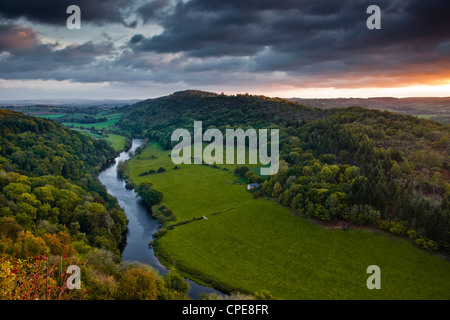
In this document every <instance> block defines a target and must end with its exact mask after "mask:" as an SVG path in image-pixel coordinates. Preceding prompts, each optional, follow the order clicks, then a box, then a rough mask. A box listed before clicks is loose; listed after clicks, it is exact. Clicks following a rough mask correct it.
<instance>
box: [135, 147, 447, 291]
mask: <svg viewBox="0 0 450 320" xmlns="http://www.w3.org/2000/svg"><path fill="white" fill-rule="evenodd" d="M169 154H170V151H164V150H162V149H161V148H160V147H159V146H158V145H156V144H150V145H149V146H148V147H147V148H146V149H145V150H144V152H143V153H142V154H141V155H139V156H138V157H135V158H133V159H131V160H130V161H129V162H128V166H127V174H128V175H129V177H130V178H131V179H132V180H133V182H135V183H139V182H142V181H143V180H151V181H152V182H153V183H154V187H155V188H156V189H157V190H159V191H162V192H163V195H164V200H163V203H164V204H165V205H166V206H168V207H169V208H171V209H172V211H173V213H174V214H175V216H176V217H177V221H175V223H177V222H180V221H184V220H191V219H192V218H193V217H201V216H205V217H207V220H205V219H202V220H198V221H195V222H191V223H188V224H184V225H180V226H176V227H175V228H174V229H172V230H168V231H167V233H166V234H165V235H163V236H162V237H161V238H158V239H157V241H156V243H155V250H156V252H157V254H158V256H159V258H160V259H161V260H162V261H163V262H164V263H165V264H167V265H171V266H173V267H174V268H176V269H177V270H178V271H180V272H182V273H184V274H185V275H189V276H190V277H192V278H196V279H197V280H200V281H202V282H205V283H209V284H214V286H215V287H218V288H222V289H224V290H232V289H238V290H241V291H243V292H256V291H259V290H263V289H266V290H269V291H270V292H271V293H272V294H273V295H274V296H277V297H279V298H283V299H450V290H449V289H448V288H449V287H450V263H449V262H448V261H445V260H444V259H442V258H440V257H438V256H435V255H433V254H430V253H428V252H425V251H423V250H420V249H419V248H417V247H416V246H414V245H413V244H411V243H410V242H409V241H407V240H405V239H401V238H399V237H395V236H393V235H390V234H388V233H385V232H381V231H376V230H375V231H374V230H362V229H351V230H347V231H343V230H337V229H330V228H325V227H323V226H319V225H317V224H315V223H312V222H311V221H309V219H306V218H305V217H303V216H299V215H293V214H292V212H291V211H290V210H289V209H287V208H285V207H282V206H280V205H279V204H277V203H275V202H274V201H272V200H271V199H267V198H259V199H253V197H252V195H251V194H250V193H248V192H246V190H245V185H243V184H242V183H243V182H242V181H239V179H237V178H236V176H235V175H234V174H233V173H232V167H234V165H227V166H229V169H230V170H231V171H224V170H220V169H214V168H211V167H207V166H203V165H180V169H177V170H173V169H171V168H173V166H174V164H173V163H172V162H171V158H170V157H169V156H168V155H169ZM152 156H153V157H152ZM160 166H162V167H165V168H166V169H167V171H166V172H164V173H160V174H153V175H148V176H144V177H140V176H139V174H140V173H142V172H144V171H148V170H149V169H158V168H159V167H160ZM255 167H256V166H254V167H253V169H255ZM239 183H241V184H239ZM219 212H221V213H219ZM370 265H378V266H379V267H380V268H381V290H369V289H367V287H366V280H367V278H368V277H369V275H368V274H366V269H367V267H368V266H370Z"/></svg>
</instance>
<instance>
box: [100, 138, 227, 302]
mask: <svg viewBox="0 0 450 320" xmlns="http://www.w3.org/2000/svg"><path fill="white" fill-rule="evenodd" d="M141 143H142V140H138V139H134V140H133V142H132V146H131V148H130V150H129V151H128V152H122V153H120V155H119V156H118V157H117V158H116V159H115V160H114V163H113V164H112V165H111V166H109V167H107V168H104V169H103V170H102V171H101V172H100V174H99V180H100V181H101V182H102V183H103V184H104V185H105V186H106V189H107V191H108V193H109V194H110V195H112V196H114V197H115V198H117V200H118V202H119V205H120V207H121V208H122V209H123V210H124V212H125V215H126V217H127V220H128V225H127V228H128V232H127V240H126V245H125V248H124V250H123V252H122V257H123V260H124V261H138V262H140V263H144V264H148V265H150V266H151V267H152V268H154V269H155V270H157V271H158V272H159V273H160V274H165V273H167V272H169V270H168V269H167V268H166V267H165V266H164V265H163V264H161V263H160V261H159V260H158V259H157V257H156V256H155V254H154V250H153V248H152V247H149V245H148V243H149V241H153V234H154V233H155V232H156V231H157V230H158V228H159V226H160V224H159V222H158V221H156V220H155V219H153V218H152V216H151V213H150V212H148V209H147V208H146V206H145V205H144V203H143V202H142V200H140V199H139V198H137V197H136V193H135V192H134V190H130V189H127V188H125V184H126V183H125V181H124V180H123V179H121V178H120V177H118V176H117V165H118V164H119V162H120V161H126V160H128V159H129V158H130V152H131V153H134V152H135V151H136V149H137V148H138V147H139V146H140V145H141ZM187 281H188V282H189V285H190V288H191V290H190V293H189V296H190V298H192V299H197V298H198V297H199V295H200V294H201V293H203V292H205V293H213V292H216V293H219V294H220V292H218V291H215V290H213V289H212V288H210V287H207V286H201V285H198V284H196V283H195V282H193V281H190V280H187Z"/></svg>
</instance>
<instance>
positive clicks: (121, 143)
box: [73, 129, 125, 151]
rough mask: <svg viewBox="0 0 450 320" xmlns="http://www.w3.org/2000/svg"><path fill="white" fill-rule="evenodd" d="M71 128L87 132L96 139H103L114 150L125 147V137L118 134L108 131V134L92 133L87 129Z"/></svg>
mask: <svg viewBox="0 0 450 320" xmlns="http://www.w3.org/2000/svg"><path fill="white" fill-rule="evenodd" d="M73 130H77V131H78V132H82V133H84V134H87V135H89V136H91V137H94V138H96V139H104V140H106V141H108V142H109V143H110V144H111V145H112V147H113V148H114V149H115V150H116V151H120V150H123V149H124V147H125V137H124V136H121V135H118V134H113V133H108V134H103V135H100V134H97V133H93V132H91V131H88V130H82V129H73Z"/></svg>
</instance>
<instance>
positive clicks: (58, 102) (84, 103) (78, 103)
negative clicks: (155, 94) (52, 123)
mask: <svg viewBox="0 0 450 320" xmlns="http://www.w3.org/2000/svg"><path fill="white" fill-rule="evenodd" d="M139 101H141V100H139V99H129V100H118V99H103V100H94V99H43V100H0V106H2V107H4V106H11V107H23V106H46V105H48V106H60V107H92V106H98V107H106V106H123V105H127V104H133V103H136V102H139Z"/></svg>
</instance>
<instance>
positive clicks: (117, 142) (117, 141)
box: [102, 133, 125, 151]
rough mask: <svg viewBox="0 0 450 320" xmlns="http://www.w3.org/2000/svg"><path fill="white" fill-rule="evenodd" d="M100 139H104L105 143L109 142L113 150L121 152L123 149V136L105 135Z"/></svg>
mask: <svg viewBox="0 0 450 320" xmlns="http://www.w3.org/2000/svg"><path fill="white" fill-rule="evenodd" d="M102 139H105V140H106V141H108V142H110V143H111V145H112V146H113V148H114V149H115V150H117V151H119V150H123V148H124V147H125V137H124V136H121V135H118V134H113V133H108V134H107V135H105V136H103V137H102Z"/></svg>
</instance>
